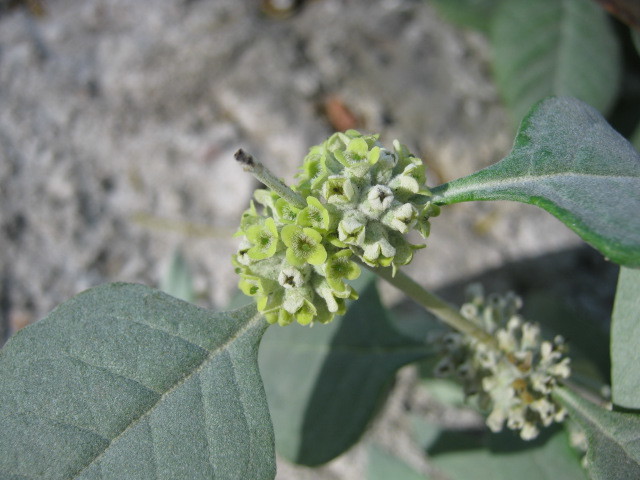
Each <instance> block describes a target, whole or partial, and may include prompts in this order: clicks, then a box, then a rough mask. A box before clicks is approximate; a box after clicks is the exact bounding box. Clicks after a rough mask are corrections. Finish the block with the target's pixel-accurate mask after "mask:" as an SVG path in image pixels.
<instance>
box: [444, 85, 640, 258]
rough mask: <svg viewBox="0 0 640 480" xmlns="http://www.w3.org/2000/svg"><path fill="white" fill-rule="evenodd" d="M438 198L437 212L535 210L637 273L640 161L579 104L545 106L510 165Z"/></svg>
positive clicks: (449, 187) (558, 101) (523, 130)
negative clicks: (474, 203)
mask: <svg viewBox="0 0 640 480" xmlns="http://www.w3.org/2000/svg"><path fill="white" fill-rule="evenodd" d="M433 194H434V201H435V202H436V203H438V204H440V205H443V204H452V203H457V202H465V201H471V200H514V201H518V202H523V203H530V204H533V205H537V206H539V207H541V208H544V209H545V210H547V211H548V212H550V213H552V214H553V215H555V216H556V217H558V218H559V219H560V220H561V221H562V222H564V223H565V224H566V225H567V226H568V227H569V228H571V229H572V230H573V231H575V232H576V233H577V234H578V235H580V236H581V237H582V238H583V239H584V240H585V241H586V242H588V243H590V244H591V245H592V246H594V247H595V248H597V249H598V250H600V252H602V253H603V254H604V255H605V256H606V257H608V258H609V259H611V260H613V261H614V262H617V263H620V264H622V265H626V266H630V267H633V266H640V215H639V214H638V212H640V154H638V152H637V151H636V150H634V148H633V147H632V146H631V144H630V143H629V142H627V141H626V140H625V139H624V138H623V137H622V136H620V135H619V134H618V133H617V132H616V131H615V130H613V129H612V128H611V127H610V126H609V125H608V124H607V122H606V121H605V120H604V119H603V118H602V117H601V116H600V115H599V114H598V112H597V111H596V110H594V109H593V108H591V107H590V106H588V105H586V104H584V103H582V102H580V101H578V100H576V99H572V98H566V97H560V98H549V99H547V100H544V101H542V102H541V103H539V104H538V105H536V106H535V107H534V108H533V109H532V110H531V112H530V113H529V115H528V116H527V117H525V119H524V120H523V121H522V124H521V126H520V130H519V132H518V135H517V136H516V140H515V144H514V146H513V149H512V150H511V153H510V154H509V155H508V156H507V157H506V158H505V159H503V160H502V161H500V162H498V163H496V164H494V165H491V166H490V167H488V168H485V169H483V170H480V171H479V172H476V173H474V174H472V175H469V176H468V177H464V178H460V179H458V180H454V181H452V182H449V183H446V184H444V185H440V186H438V187H436V188H435V189H433Z"/></svg>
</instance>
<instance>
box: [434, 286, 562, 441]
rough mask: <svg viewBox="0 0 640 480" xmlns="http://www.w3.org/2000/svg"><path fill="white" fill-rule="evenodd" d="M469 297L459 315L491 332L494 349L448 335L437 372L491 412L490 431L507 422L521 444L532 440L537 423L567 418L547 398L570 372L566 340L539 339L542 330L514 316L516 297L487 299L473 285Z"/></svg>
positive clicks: (501, 426)
mask: <svg viewBox="0 0 640 480" xmlns="http://www.w3.org/2000/svg"><path fill="white" fill-rule="evenodd" d="M471 296H472V299H471V301H470V302H469V303H465V304H464V305H463V306H462V308H461V313H462V315H463V316H464V317H465V318H467V319H468V320H470V321H472V322H474V323H475V324H476V325H478V326H479V327H481V328H482V329H484V330H486V331H487V332H488V333H491V334H492V335H493V336H494V337H495V339H496V341H497V348H494V347H491V346H488V345H486V344H485V343H481V342H479V341H477V340H475V339H472V338H469V337H467V336H464V335H463V334H460V333H447V334H446V335H445V336H444V338H442V343H441V344H442V348H443V350H444V353H445V356H444V357H443V359H442V360H441V361H440V362H439V363H438V365H437V366H436V369H435V370H436V371H435V373H436V375H440V376H451V375H452V376H455V377H457V378H458V379H459V380H460V381H461V382H462V383H463V385H464V390H465V394H466V395H467V396H468V397H471V396H475V397H476V398H477V401H478V404H479V406H480V408H481V409H482V410H485V411H487V412H489V415H488V417H487V426H488V427H489V428H490V429H491V430H492V431H493V432H499V431H500V430H502V428H503V426H504V424H505V423H506V425H507V427H508V428H510V429H512V430H519V431H520V436H521V437H522V438H523V439H524V440H531V439H533V438H535V437H537V435H538V433H539V426H540V425H543V426H545V427H546V426H549V425H550V424H551V423H553V422H554V421H556V422H560V421H562V420H563V419H564V417H565V415H566V413H565V410H564V409H563V408H562V407H561V406H559V405H558V404H557V403H556V402H555V401H554V400H553V399H552V397H551V392H552V390H553V388H554V387H555V386H556V384H557V383H558V382H559V381H561V380H562V379H564V378H567V377H568V376H569V375H570V373H571V370H570V367H569V358H568V357H566V356H564V354H565V353H566V352H565V351H566V346H565V344H564V340H563V339H562V337H560V336H556V337H555V339H554V340H553V341H552V342H550V341H546V340H542V339H541V337H540V327H539V326H538V325H535V324H532V323H528V322H525V321H524V320H523V319H522V317H521V316H520V315H518V313H517V312H518V310H519V309H520V308H521V300H520V299H519V297H517V296H515V295H514V294H507V295H506V296H497V295H489V296H488V297H486V298H485V296H484V294H483V293H482V289H481V288H480V287H478V286H474V287H472V289H471Z"/></svg>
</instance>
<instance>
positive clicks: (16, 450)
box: [0, 284, 275, 480]
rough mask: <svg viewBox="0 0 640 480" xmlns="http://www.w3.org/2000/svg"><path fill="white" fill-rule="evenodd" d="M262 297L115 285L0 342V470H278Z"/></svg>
mask: <svg viewBox="0 0 640 480" xmlns="http://www.w3.org/2000/svg"><path fill="white" fill-rule="evenodd" d="M266 325H267V324H266V322H265V321H264V318H263V317H262V316H260V315H257V314H256V310H255V307H254V306H249V307H244V308H242V309H239V310H236V311H233V312H227V313H212V312H210V311H207V310H203V309H200V308H198V307H196V306H193V305H190V304H187V303H185V302H182V301H180V300H178V299H175V298H173V297H170V296H168V295H166V294H164V293H161V292H159V291H156V290H152V289H150V288H147V287H144V286H141V285H131V284H108V285H104V286H100V287H97V288H94V289H91V290H88V291H86V292H84V293H82V294H80V295H78V296H76V297H74V298H72V299H71V300H69V301H67V302H65V303H64V304H62V305H60V306H59V307H58V308H56V309H55V310H54V311H53V312H51V313H50V314H49V315H48V316H47V317H46V318H45V319H43V320H41V321H40V322H37V323H36V324H34V325H32V326H30V327H27V328H25V329H24V330H21V331H20V332H18V333H17V334H16V335H15V336H14V337H13V338H12V339H11V340H10V341H9V342H8V343H7V345H6V346H5V348H4V349H3V350H2V351H1V352H0V432H2V434H0V478H15V479H17V478H21V479H22V478H47V479H68V478H75V479H94V478H95V479H114V480H115V479H123V478H127V479H134V478H135V479H176V478H190V479H191V478H203V479H204V478H207V479H209V478H214V477H215V478H220V479H223V478H224V479H227V478H229V479H231V478H237V479H246V478H256V479H271V478H273V477H274V475H275V461H274V452H273V430H272V426H271V422H270V419H269V413H268V410H267V404H266V398H265V395H264V391H263V388H262V382H261V380H260V376H259V374H258V368H257V358H256V357H257V348H258V343H259V341H260V338H261V336H262V334H263V332H264V330H265V328H266Z"/></svg>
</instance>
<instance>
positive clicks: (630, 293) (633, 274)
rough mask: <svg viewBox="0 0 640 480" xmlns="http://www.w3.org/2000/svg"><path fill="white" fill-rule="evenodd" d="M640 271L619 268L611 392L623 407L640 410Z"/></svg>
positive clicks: (612, 347)
mask: <svg viewBox="0 0 640 480" xmlns="http://www.w3.org/2000/svg"><path fill="white" fill-rule="evenodd" d="M639 338H640V270H632V269H629V268H624V267H623V268H621V269H620V277H619V279H618V289H617V290H616V300H615V303H614V306H613V314H612V318H611V388H612V390H611V394H612V398H613V402H614V403H615V404H616V405H618V406H620V407H624V408H629V409H640V368H638V365H640V352H639V351H638V339H639Z"/></svg>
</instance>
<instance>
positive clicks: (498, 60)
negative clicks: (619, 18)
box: [491, 0, 621, 119]
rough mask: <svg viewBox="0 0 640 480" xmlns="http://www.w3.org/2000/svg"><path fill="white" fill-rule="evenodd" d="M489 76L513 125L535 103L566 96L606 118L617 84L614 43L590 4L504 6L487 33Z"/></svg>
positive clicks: (512, 2) (547, 0)
mask: <svg viewBox="0 0 640 480" xmlns="http://www.w3.org/2000/svg"><path fill="white" fill-rule="evenodd" d="M491 40H492V45H493V50H494V62H493V67H494V73H495V78H496V82H497V85H498V87H499V89H500V91H501V93H502V96H503V97H504V100H505V102H506V103H507V106H508V107H509V109H510V110H511V113H512V115H513V118H514V119H519V118H522V116H523V115H524V114H526V113H527V111H528V110H529V108H530V107H531V106H532V105H533V104H534V103H536V102H537V101H539V100H541V99H543V98H545V97H547V96H550V95H570V96H573V97H577V98H579V99H580V100H583V101H585V102H588V103H589V104H591V105H592V106H594V107H596V108H597V109H598V110H600V111H602V112H606V111H607V110H608V109H609V107H610V106H611V105H612V103H613V101H614V100H615V98H616V95H617V91H618V85H619V83H620V82H619V81H620V71H621V62H620V52H619V45H618V41H617V37H616V36H615V33H614V32H613V28H612V26H611V24H610V22H609V19H608V18H607V16H606V14H605V12H604V10H602V9H601V8H600V7H599V6H598V5H597V4H596V3H595V2H593V1H590V0H535V1H531V0H509V1H505V2H502V3H501V4H500V7H499V8H498V9H497V11H496V13H495V17H494V24H493V28H492V38H491Z"/></svg>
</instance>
